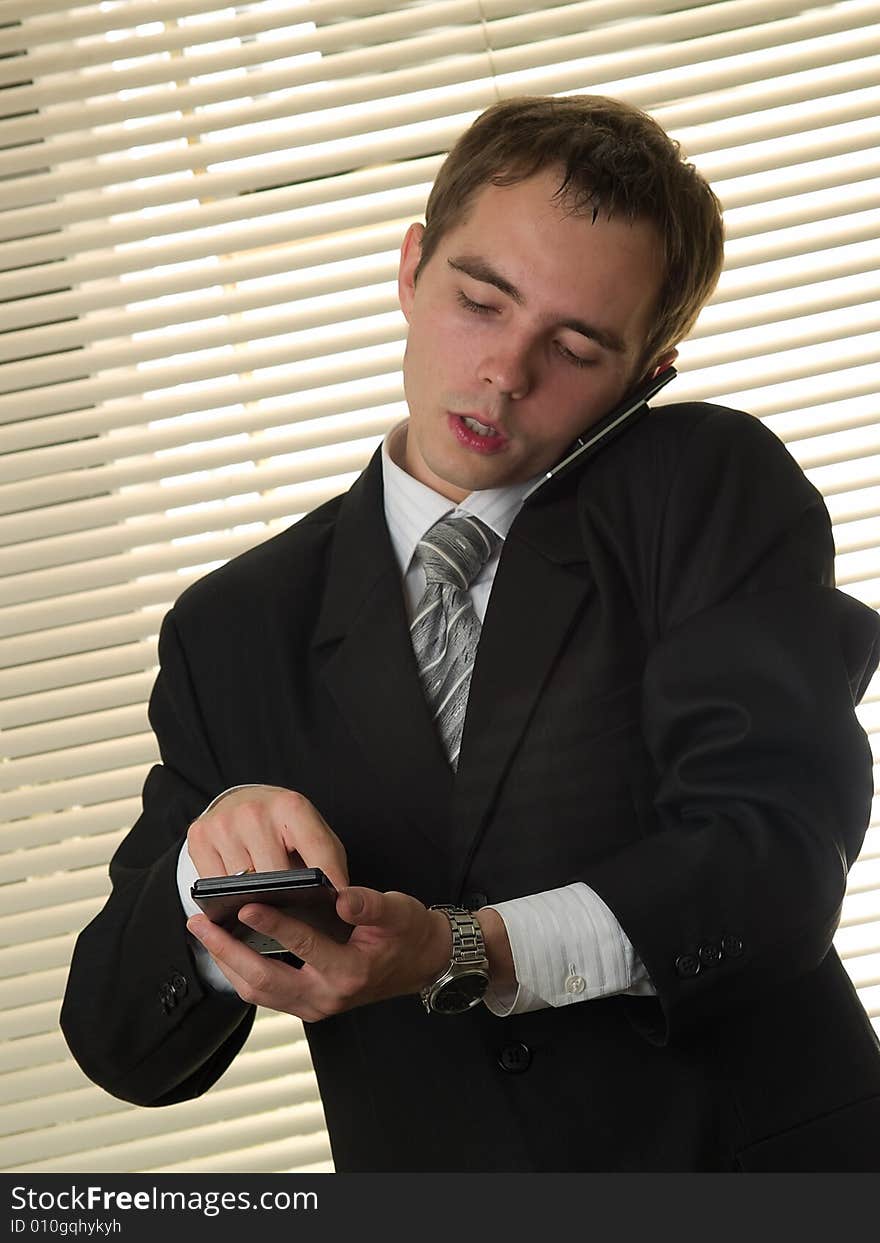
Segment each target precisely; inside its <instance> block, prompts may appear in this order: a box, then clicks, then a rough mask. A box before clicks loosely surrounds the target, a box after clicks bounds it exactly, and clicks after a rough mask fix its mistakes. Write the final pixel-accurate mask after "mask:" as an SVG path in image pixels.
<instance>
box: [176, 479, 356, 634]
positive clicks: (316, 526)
mask: <svg viewBox="0 0 880 1243" xmlns="http://www.w3.org/2000/svg"><path fill="white" fill-rule="evenodd" d="M342 500H343V497H342V496H336V497H334V498H333V499H332V500H330V501H327V502H326V503H325V504H324V505H321V506H319V507H318V508H317V509H314V510H312V512H311V513H308V514H306V515H305V516H304V517H303V518H300V519H299V520H298V521H296V522H294V523H293V524H292V525H291V526H289V527H286V528H285V529H284V530H283V531H280V532H279V533H278V534H277V535H273V536H270V537H269V538H268V539H266V540H263V541H262V543H259V544H257V545H255V546H254V547H253V548H249V549H248V550H247V551H246V552H243V553H239V555H238V556H237V557H233V558H231V560H229V561H227V562H226V563H225V564H224V565H221V566H218V568H217V569H215V570H212V571H211V572H210V573H208V574H206V575H205V576H204V578H200V579H198V580H197V581H196V582H195V583H192V584H191V585H190V586H189V587H187V588H186V589H185V590H184V591H183V592H182V593H181V595H180V596H179V597H178V599H177V601H176V602H175V605H174V611H175V614H176V616H177V617H178V618H186V617H188V616H191V615H200V614H202V613H203V612H204V611H205V610H215V609H218V608H220V609H222V610H224V611H225V610H228V609H231V608H233V609H234V608H235V607H236V605H237V604H238V603H240V602H243V601H250V602H254V601H259V600H264V599H265V598H266V597H267V596H269V595H276V594H277V593H278V591H279V590H280V589H281V588H282V586H283V584H285V583H297V584H299V586H300V589H302V586H303V585H304V584H305V583H306V582H307V581H308V580H309V578H311V577H312V576H314V575H315V574H319V573H320V572H321V567H322V566H323V564H324V562H325V558H326V555H327V550H328V549H329V546H330V543H331V540H332V536H333V530H334V527H335V525H336V521H337V517H338V514H339V509H340V506H341V504H342Z"/></svg>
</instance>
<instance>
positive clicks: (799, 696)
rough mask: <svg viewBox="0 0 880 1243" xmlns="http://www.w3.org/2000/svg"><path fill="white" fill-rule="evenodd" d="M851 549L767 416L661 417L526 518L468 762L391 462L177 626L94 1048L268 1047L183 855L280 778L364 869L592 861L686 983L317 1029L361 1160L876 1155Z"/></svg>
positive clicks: (864, 1160)
mask: <svg viewBox="0 0 880 1243" xmlns="http://www.w3.org/2000/svg"><path fill="white" fill-rule="evenodd" d="M832 563H833V545H832V541H831V535H830V526H829V521H828V516H827V513H826V510H825V507H824V504H823V503H822V500H821V497H820V496H819V494H818V493H817V492H816V490H815V489H814V488H813V487H812V486H811V485H810V484H809V483H808V482H807V480H806V479H805V477H804V476H803V474H802V472H801V471H800V469H799V468H798V467H797V465H796V464H795V463H794V462H793V460H792V459H791V457H790V456H789V454H788V453H787V452H786V450H785V449H784V448H783V446H782V445H781V444H780V443H779V441H778V440H777V439H776V438H775V437H774V436H773V435H772V434H771V433H770V432H769V431H768V430H767V429H766V428H764V427H763V425H762V424H761V423H760V422H758V421H757V420H755V419H753V418H751V417H750V416H748V415H745V414H742V413H739V412H736V411H730V410H725V409H722V408H720V407H713V406H708V405H699V404H689V405H679V406H670V407H666V408H664V409H662V410H660V411H657V412H654V413H652V415H651V416H650V417H649V418H647V419H645V420H643V421H642V422H641V423H640V424H638V425H636V426H635V427H633V428H632V429H631V430H630V431H628V432H627V434H626V435H625V436H623V437H621V438H619V439H618V440H617V441H616V442H614V443H612V444H611V445H609V446H608V447H607V448H606V449H604V450H603V451H602V452H601V453H600V454H598V456H597V457H596V458H595V459H594V460H593V461H592V462H590V463H589V464H587V465H586V466H585V467H584V468H583V469H582V470H581V471H580V472H576V473H575V474H574V475H572V476H569V477H568V478H566V479H560V480H558V481H554V482H553V483H549V484H547V485H546V486H545V487H543V488H541V489H539V490H538V491H537V492H536V493H535V494H534V495H533V497H531V498H530V499H529V500H528V501H527V502H526V504H525V506H524V507H523V510H522V511H521V513H520V514H519V515H518V517H517V519H516V521H515V522H514V524H513V527H512V529H511V531H510V534H509V537H508V539H507V541H506V543H505V546H504V549H503V554H502V557H501V561H500V565H499V568H498V573H497V577H496V580H495V584H494V587H493V591H492V595H491V598H490V602H489V607H488V611H487V614H486V618H485V622H484V625H483V630H482V636H481V642H480V647H479V651H478V655H477V662H476V666H475V670H474V674H473V680H472V685H471V691H470V700H469V705H468V714H467V721H466V727H465V733H464V739H463V746H462V751H461V756H460V761H459V767H458V772H457V775H453V773H452V772H451V770H450V768H449V766H448V764H447V762H446V760H445V757H444V754H443V751H442V747H441V743H440V741H439V739H438V737H437V736H436V734H435V732H434V730H433V727H432V725H431V722H430V719H429V715H428V710H427V708H426V706H425V702H424V699H423V696H422V692H421V688H420V684H419V681H418V674H417V670H416V666H415V661H414V658H413V654H412V649H411V645H410V641H409V636H408V629H407V621H406V617H405V611H404V605H403V597H402V590H401V578H400V572H399V569H398V567H397V565H396V563H395V561H394V557H393V553H392V549H391V546H390V542H389V538H388V533H387V529H386V526H385V521H384V515H383V508H382V494H381V467H380V462H379V461H378V455H377V457H376V458H374V460H373V461H372V463H371V464H370V466H369V467H368V469H367V470H366V471H365V473H364V474H363V476H362V477H361V478H360V479H359V480H358V482H357V483H356V484H355V485H354V487H353V488H352V489H351V490H350V491H349V492H348V493H347V494H346V495H345V496H343V497H341V498H338V499H337V500H334V501H332V502H331V503H330V504H328V505H325V506H323V507H321V508H320V509H318V510H317V511H315V512H314V513H312V514H310V515H309V516H308V517H306V518H304V519H303V520H302V521H301V522H299V523H297V524H296V525H294V526H293V527H292V528H290V529H289V530H288V531H285V532H284V533H283V534H282V535H280V536H278V537H276V538H274V539H271V540H268V541H267V542H266V543H264V544H262V545H260V546H259V547H257V548H255V549H254V550H252V551H251V552H249V553H247V554H245V555H244V556H241V557H238V558H236V559H235V560H234V561H232V562H230V563H229V564H227V565H226V566H224V567H223V568H221V569H219V570H218V571H216V572H214V573H212V574H210V575H208V576H207V577H206V578H205V579H203V580H202V581H200V582H199V583H197V584H196V585H195V586H193V587H191V588H190V589H188V590H187V591H186V592H185V593H184V594H183V596H182V597H181V599H180V600H179V601H178V603H177V605H176V606H175V608H174V609H173V610H172V612H171V613H170V614H169V616H168V618H167V619H166V621H165V623H164V626H163V630H162V636H161V640H160V657H161V672H160V675H159V678H158V680H157V683H156V687H155V690H154V693H153V697H152V700H151V721H152V723H153V726H154V728H155V731H156V734H157V737H158V740H159V743H160V748H161V753H162V761H163V762H162V764H161V765H157V766H156V767H155V768H153V770H152V771H151V772H150V774H149V776H148V779H147V782H146V785H145V789H144V811H143V815H142V817H141V818H140V820H139V821H138V822H137V824H136V825H135V827H134V829H133V830H132V832H131V833H130V834H129V836H128V837H127V838H126V840H125V841H124V842H123V844H122V845H121V847H120V848H119V850H118V852H117V854H116V855H115V857H114V860H113V862H112V865H111V875H112V878H113V884H114V887H113V893H112V896H111V897H110V899H109V900H108V902H107V905H106V907H105V909H104V910H103V911H102V912H101V914H100V915H99V916H98V917H97V918H96V919H95V920H94V921H93V923H92V924H90V925H89V927H88V928H86V929H85V931H84V932H83V933H82V935H81V936H80V939H79V941H78V944H77V948H76V951H75V954H74V957H73V962H72V966H71V972H70V979H69V984H68V990H67V995H66V999H65V1004H64V1009H63V1014H62V1025H63V1028H64V1031H65V1035H66V1037H67V1040H68V1042H69V1044H70V1046H71V1048H72V1050H73V1052H74V1054H75V1056H76V1057H77V1059H78V1060H79V1062H80V1064H81V1065H82V1067H83V1068H84V1070H85V1071H86V1073H87V1074H89V1075H90V1076H91V1077H92V1078H93V1079H94V1080H95V1081H96V1082H98V1083H100V1084H102V1085H103V1086H104V1087H105V1088H106V1089H107V1090H108V1091H109V1092H112V1093H113V1094H115V1095H118V1096H121V1097H123V1098H125V1099H128V1100H133V1101H137V1102H140V1103H143V1104H164V1103H169V1102H172V1101H177V1100H181V1099H184V1098H187V1097H191V1096H194V1095H197V1094H199V1093H201V1092H203V1091H205V1090H206V1089H207V1088H208V1087H209V1086H210V1085H211V1084H212V1083H213V1082H214V1081H215V1080H216V1079H217V1077H218V1076H219V1075H220V1074H221V1073H222V1072H223V1070H224V1069H225V1067H226V1066H227V1065H228V1063H229V1061H230V1060H231V1059H232V1057H234V1055H235V1053H236V1052H237V1051H238V1049H239V1047H240V1046H241V1044H242V1043H243V1041H244V1039H245V1037H246V1035H247V1031H248V1029H249V1025H250V1022H251V1019H252V1009H251V1008H250V1007H248V1006H246V1005H244V1004H243V1003H241V1002H239V1001H238V1000H237V999H233V1000H229V999H227V998H223V997H218V996H216V995H214V994H212V993H210V992H209V991H208V990H206V988H205V987H204V986H203V985H201V984H200V982H199V980H198V977H197V975H196V973H195V971H194V968H193V964H192V961H191V958H190V952H189V948H188V945H187V939H186V936H185V931H184V923H183V919H182V917H181V912H180V907H179V901H178V897H177V892H176V886H175V879H174V873H175V865H176V860H177V855H178V851H179V849H180V843H181V839H182V837H183V835H184V834H185V832H186V829H187V827H188V825H189V823H190V822H191V821H192V819H193V818H194V817H195V816H196V815H197V814H199V813H200V812H201V811H202V810H203V809H204V807H205V805H206V804H207V802H208V801H209V800H210V799H211V798H213V797H214V796H215V795H216V794H217V793H219V792H220V791H221V790H223V789H225V788H227V787H228V786H231V785H234V784H237V783H244V782H266V783H271V784H274V785H281V786H285V787H289V788H292V789H296V790H300V791H302V792H303V793H304V794H306V795H307V796H308V797H309V798H310V799H311V800H312V801H313V802H314V803H315V804H316V806H317V807H318V808H319V809H320V811H321V812H322V814H323V815H324V816H325V818H326V819H327V820H328V822H329V823H330V824H331V825H332V826H333V827H334V829H335V830H336V832H337V833H338V834H339V835H340V837H341V838H342V840H343V841H344V843H345V845H346V848H347V851H348V856H349V864H350V872H351V878H352V882H353V883H356V884H364V885H369V886H374V887H376V888H379V889H383V890H387V889H398V890H403V891H404V892H408V893H411V894H414V895H416V896H417V897H418V898H420V899H421V900H423V901H424V902H426V903H432V902H440V901H450V900H451V901H462V902H464V903H466V904H468V905H480V904H481V903H484V902H486V901H490V902H491V901H500V900H503V899H508V898H514V897H517V896H520V895H523V894H529V893H537V892H540V891H543V890H547V889H552V888H555V887H558V886H561V885H566V884H569V883H571V882H573V881H575V880H584V881H586V882H587V883H588V884H589V885H591V886H592V887H593V888H594V889H595V890H596V891H597V892H598V893H599V894H600V895H601V896H602V897H603V898H604V899H605V900H606V902H607V903H608V905H609V906H610V907H611V909H612V910H613V911H614V912H615V914H616V916H617V917H618V919H619V920H620V922H621V924H622V926H623V928H624V929H625V930H626V932H627V934H628V935H629V937H630V939H631V941H632V942H633V944H634V946H635V948H636V951H637V952H638V954H639V956H640V957H641V959H642V960H643V962H644V963H645V965H646V967H647V969H648V972H649V974H650V976H651V979H652V981H653V984H654V986H655V988H656V991H657V997H656V999H652V998H635V997H626V996H614V997H609V998H606V999H604V1000H600V1001H591V1002H581V1003H576V1004H573V1005H569V1006H565V1007H561V1008H558V1009H546V1010H542V1011H539V1012H535V1013H531V1014H526V1015H522V1016H516V1017H510V1018H506V1019H499V1018H496V1017H494V1016H493V1015H492V1014H490V1013H489V1012H488V1011H487V1010H486V1009H485V1008H484V1007H482V1006H480V1007H477V1008H476V1010H474V1011H471V1012H470V1013H468V1014H466V1015H463V1016H459V1017H455V1018H446V1017H442V1018H441V1017H429V1016H427V1015H426V1014H425V1013H424V1012H423V1009H422V1007H421V1004H420V1002H419V1001H418V999H417V998H415V997H405V998H400V999H398V1000H395V1001H390V1002H385V1003H381V1004H378V1005H372V1006H366V1007H362V1008H360V1009H357V1010H354V1011H351V1012H349V1013H347V1014H344V1015H340V1016H338V1017H335V1018H333V1019H328V1020H325V1021H323V1022H321V1023H318V1024H312V1025H307V1032H308V1036H309V1041H310V1045H311V1050H312V1055H313V1059H314V1063H315V1067H316V1070H317V1073H318V1078H319V1083H320V1088H321V1093H322V1098H323V1102H324V1106H325V1110H326V1115H327V1121H328V1125H329V1129H330V1135H331V1141H332V1146H333V1152H334V1157H335V1159H336V1163H337V1168H338V1169H340V1170H422V1169H426V1170H482V1169H497V1170H733V1169H741V1168H742V1169H780V1170H787V1169H797V1170H803V1169H819V1170H832V1169H876V1168H880V1159H878V1153H880V1052H878V1044H877V1040H876V1037H875V1035H874V1032H873V1030H872V1028H871V1025H870V1023H869V1021H868V1019H867V1017H866V1015H865V1013H864V1011H863V1009H862V1008H861V1006H860V1004H859V1002H858V999H857V997H856V995H855V993H854V990H853V989H852V986H851V984H850V982H849V979H848V977H847V976H846V974H845V972H844V970H843V968H842V967H841V965H840V963H839V961H838V959H837V956H836V954H835V953H834V950H833V949H832V948H830V947H831V938H832V935H833V933H834V930H835V928H836V924H837V920H838V917H839V911H840V904H841V900H842V897H843V892H844V885H845V880H846V871H847V867H848V865H849V863H851V861H852V860H853V859H854V857H855V855H856V854H857V852H858V850H859V847H860V843H861V841H862V837H863V834H864V829H865V825H866V823H867V818H868V811H869V806H870V799H871V758H870V753H869V750H868V747H867V741H866V738H865V735H864V732H863V731H862V729H861V728H860V727H859V725H858V723H857V721H856V719H855V716H854V713H853V704H854V702H856V701H857V700H858V699H859V698H860V697H861V695H862V693H863V691H864V689H865V686H866V685H867V682H868V679H869V677H870V675H871V673H872V672H873V669H874V667H875V665H876V663H877V658H878V629H880V627H878V619H877V617H876V615H875V614H874V613H873V612H872V611H871V610H869V609H867V608H865V607H864V606H862V605H860V604H858V603H857V602H855V601H854V600H852V599H851V598H849V597H848V596H845V595H843V594H841V593H839V592H837V591H835V590H834V589H833V569H832Z"/></svg>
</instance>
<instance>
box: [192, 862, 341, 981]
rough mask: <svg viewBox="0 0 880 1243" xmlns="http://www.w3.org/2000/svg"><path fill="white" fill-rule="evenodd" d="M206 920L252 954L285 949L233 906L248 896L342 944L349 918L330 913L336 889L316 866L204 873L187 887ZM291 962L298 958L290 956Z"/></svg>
mask: <svg viewBox="0 0 880 1243" xmlns="http://www.w3.org/2000/svg"><path fill="white" fill-rule="evenodd" d="M190 893H191V894H192V897H193V900H194V901H195V902H197V903H198V905H199V906H200V907H201V908H202V910H203V911H204V912H205V914H206V915H207V916H208V918H209V919H210V920H211V922H212V923H215V924H219V925H220V926H221V928H225V929H226V930H227V931H228V932H231V933H232V935H233V936H235V937H238V939H239V940H240V941H242V942H243V943H244V944H245V945H247V946H250V948H251V949H253V950H256V951H257V953H258V954H287V953H288V951H287V949H286V947H285V946H283V945H281V944H279V942H278V941H276V940H275V939H274V937H269V936H266V935H265V934H264V933H262V932H257V931H256V929H254V928H249V927H248V926H247V924H243V923H241V921H240V920H239V918H238V912H239V911H240V910H241V908H242V907H243V906H246V905H247V904H248V902H262V903H264V904H265V905H266V906H275V907H278V909H279V910H282V911H284V912H285V913H287V914H290V915H293V916H294V917H295V918H296V919H301V920H303V922H304V923H307V924H309V925H310V926H311V927H312V928H315V929H317V930H318V931H319V932H323V933H325V934H326V935H327V936H329V937H332V938H333V940H334V941H338V942H340V944H344V943H345V942H346V941H347V940H348V938H349V937H350V936H351V932H352V928H351V924H347V923H346V922H345V921H344V920H342V919H340V918H339V916H338V915H337V914H336V889H335V887H334V886H333V884H332V882H331V881H329V880H328V879H327V877H326V876H325V875H324V873H323V872H322V871H321V869H320V868H290V869H287V870H285V871H280V872H245V873H242V874H240V875H238V876H206V877H202V878H201V879H199V880H197V881H196V882H195V884H194V885H193V886H192V889H191V890H190ZM295 963H296V965H298V964H299V960H298V959H296V960H295Z"/></svg>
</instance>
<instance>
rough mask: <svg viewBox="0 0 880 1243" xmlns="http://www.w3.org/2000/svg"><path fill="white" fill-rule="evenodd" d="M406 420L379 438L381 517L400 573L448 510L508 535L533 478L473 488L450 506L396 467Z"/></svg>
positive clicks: (529, 489)
mask: <svg viewBox="0 0 880 1243" xmlns="http://www.w3.org/2000/svg"><path fill="white" fill-rule="evenodd" d="M408 422H409V420H404V422H403V423H398V424H397V425H396V426H395V427H392V428H391V430H390V431H389V433H388V435H387V436H386V437H385V439H384V440H383V442H382V484H383V492H384V498H385V521H386V523H387V524H388V532H389V535H390V536H391V544H392V547H393V548H394V552H395V555H396V557H397V560H398V563H399V565H400V569H401V573H403V574H406V572H407V570H408V569H409V564H410V562H411V561H412V558H413V553H414V552H415V550H416V548H417V546H418V543H419V541H420V540H421V538H422V536H423V535H424V534H425V532H426V531H427V530H428V529H429V528H430V527H432V526H433V525H434V523H435V522H439V521H440V519H441V518H445V517H446V516H447V515H448V514H471V515H472V516H473V517H475V518H480V519H481V520H482V521H483V522H485V524H486V526H488V527H491V529H492V530H493V531H494V532H495V534H496V535H497V536H499V537H500V539H502V540H504V539H506V538H507V535H508V532H509V531H510V528H511V527H512V526H513V520H514V518H515V517H516V515H517V514H518V513H519V511H520V508H521V507H522V503H523V501H524V500H525V498H526V496H527V494H528V493H529V492H530V491H531V489H532V488H533V487H534V484H535V479H527V480H526V481H525V483H511V484H507V485H506V486H505V487H503V488H485V489H483V490H482V491H479V492H471V493H470V494H469V495H468V496H466V497H465V498H464V500H463V501H462V502H461V504H460V505H454V504H453V503H452V501H450V500H449V498H448V497H445V496H441V495H440V493H439V492H435V491H434V489H433V488H429V487H428V486H427V484H424V483H420V482H419V480H418V479H414V478H413V477H412V475H408V474H407V473H406V471H405V470H403V468H402V467H401V466H399V465H398V462H401V461H403V454H404V446H405V444H406V428H407V424H408ZM392 454H393V456H392ZM395 459H396V461H395Z"/></svg>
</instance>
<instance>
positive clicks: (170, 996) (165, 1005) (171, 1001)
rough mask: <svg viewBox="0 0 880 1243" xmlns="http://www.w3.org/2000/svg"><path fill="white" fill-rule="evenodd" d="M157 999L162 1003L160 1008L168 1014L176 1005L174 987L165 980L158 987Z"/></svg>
mask: <svg viewBox="0 0 880 1243" xmlns="http://www.w3.org/2000/svg"><path fill="white" fill-rule="evenodd" d="M159 1001H160V1002H161V1003H162V1009H163V1010H164V1011H165V1013H166V1014H170V1013H171V1011H172V1010H173V1009H174V1007H175V1006H176V1005H177V997H176V996H175V994H174V989H173V988H172V987H171V985H170V984H169V983H167V982H166V983H164V984H163V985H162V987H161V988H160V989H159Z"/></svg>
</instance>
